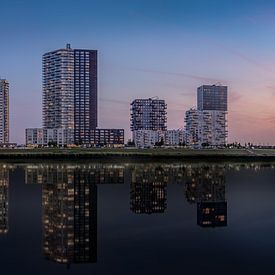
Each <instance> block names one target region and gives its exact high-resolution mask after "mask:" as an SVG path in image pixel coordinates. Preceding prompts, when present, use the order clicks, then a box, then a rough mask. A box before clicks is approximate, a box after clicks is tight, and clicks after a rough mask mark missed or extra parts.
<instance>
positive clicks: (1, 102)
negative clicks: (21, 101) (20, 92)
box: [0, 79, 10, 143]
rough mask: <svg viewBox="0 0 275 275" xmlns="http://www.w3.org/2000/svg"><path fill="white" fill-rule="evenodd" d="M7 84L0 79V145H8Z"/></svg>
mask: <svg viewBox="0 0 275 275" xmlns="http://www.w3.org/2000/svg"><path fill="white" fill-rule="evenodd" d="M9 128H10V127H9V83H8V81H7V80H6V79H0V143H9Z"/></svg>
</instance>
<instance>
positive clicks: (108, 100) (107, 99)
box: [99, 98, 130, 106]
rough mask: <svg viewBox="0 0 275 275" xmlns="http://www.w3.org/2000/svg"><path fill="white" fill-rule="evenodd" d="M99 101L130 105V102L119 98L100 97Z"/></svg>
mask: <svg viewBox="0 0 275 275" xmlns="http://www.w3.org/2000/svg"><path fill="white" fill-rule="evenodd" d="M99 100H100V101H104V102H108V103H115V104H121V105H127V106H130V102H127V101H123V100H119V99H111V98H100V99H99Z"/></svg>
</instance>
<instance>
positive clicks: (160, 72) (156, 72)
mask: <svg viewBox="0 0 275 275" xmlns="http://www.w3.org/2000/svg"><path fill="white" fill-rule="evenodd" d="M130 69H131V70H133V71H137V72H142V73H152V74H161V75H171V76H179V77H185V78H190V79H194V80H196V81H200V82H208V83H209V82H210V83H214V84H215V83H218V82H219V83H220V82H221V83H225V82H226V81H225V80H221V79H216V78H209V77H204V76H200V75H193V74H186V73H182V72H167V71H160V70H153V69H140V68H130Z"/></svg>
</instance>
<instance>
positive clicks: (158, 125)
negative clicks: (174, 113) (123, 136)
mask: <svg viewBox="0 0 275 275" xmlns="http://www.w3.org/2000/svg"><path fill="white" fill-rule="evenodd" d="M166 109H167V105H166V103H165V101H164V100H162V99H154V98H148V99H135V100H134V101H133V102H132V103H131V131H132V133H133V141H134V142H135V137H136V136H137V135H139V134H135V132H136V131H139V130H146V131H147V130H150V131H165V130H166V129H167V126H166V123H167V112H166Z"/></svg>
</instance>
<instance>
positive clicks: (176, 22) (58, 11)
mask: <svg viewBox="0 0 275 275" xmlns="http://www.w3.org/2000/svg"><path fill="white" fill-rule="evenodd" d="M221 2H222V3H221ZM53 3H54V2H53V1H47V3H36V2H35V1H24V2H23V1H12V3H11V2H10V1H3V3H1V8H3V10H5V13H4V14H3V16H1V18H0V23H1V26H3V28H2V31H1V32H2V37H3V38H4V39H3V43H1V44H0V60H1V62H0V75H1V78H6V79H7V80H8V81H9V83H10V110H11V118H10V120H11V124H10V128H11V138H10V141H11V142H17V143H23V142H24V131H25V128H28V127H29V126H32V127H41V126H42V112H41V110H42V85H41V82H42V81H41V79H42V55H43V54H44V53H45V52H49V51H52V50H54V49H55V48H63V47H64V45H65V44H66V43H71V45H72V47H74V48H89V49H94V50H98V53H99V68H98V69H99V73H98V80H99V90H98V98H99V102H98V110H99V128H110V127H112V128H124V129H125V140H126V141H127V139H128V138H129V137H130V102H131V101H132V100H133V99H135V98H149V97H153V96H158V97H159V98H161V99H164V100H165V101H166V102H167V105H168V108H167V112H168V123H167V125H168V129H171V128H180V127H183V125H184V114H185V111H186V110H187V109H189V108H190V107H192V106H195V104H196V88H197V87H199V86H200V85H203V84H216V83H218V82H221V84H223V85H227V86H228V87H229V92H228V95H229V117H228V120H229V133H230V135H229V142H232V141H240V142H243V143H244V142H255V143H269V144H275V127H274V123H275V111H274V110H273V105H272V100H274V99H275V78H274V76H273V75H274V72H275V50H274V49H273V47H272V45H274V42H275V35H274V33H273V28H272V27H273V24H274V18H275V17H274V18H273V13H274V11H275V4H274V3H272V1H265V3H264V4H263V3H261V2H260V1H242V3H241V4H240V3H237V1H236V2H235V3H234V2H233V3H232V2H231V3H227V2H226V1H207V3H206V2H204V1H195V2H194V1H192V3H191V1H116V4H113V3H111V1H78V3H77V4H76V3H75V1H66V3H67V4H66V6H65V5H63V3H64V1H59V2H58V3H55V4H54V9H53ZM91 9H92V10H95V11H96V12H94V13H93V12H91ZM49 15H50V16H49ZM15 17H16V19H17V20H16V21H15V20H13V18H15ZM259 91H260V92H259ZM114 114H116V115H115V116H114Z"/></svg>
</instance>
